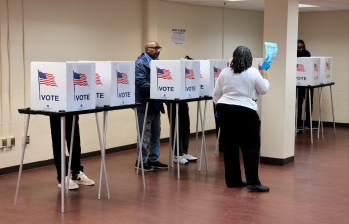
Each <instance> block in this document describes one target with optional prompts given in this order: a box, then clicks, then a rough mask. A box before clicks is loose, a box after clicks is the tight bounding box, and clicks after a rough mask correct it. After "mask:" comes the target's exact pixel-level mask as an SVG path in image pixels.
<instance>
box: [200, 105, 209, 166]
mask: <svg viewBox="0 0 349 224" xmlns="http://www.w3.org/2000/svg"><path fill="white" fill-rule="evenodd" d="M206 109H207V100H205V110H204V117H203V119H202V116H201V108H200V117H201V128H202V140H201V152H200V164H199V172H200V171H201V162H202V150H203V148H205V159H206V171H208V165H207V155H206V142H205V120H206Z"/></svg>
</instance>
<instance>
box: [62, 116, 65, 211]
mask: <svg viewBox="0 0 349 224" xmlns="http://www.w3.org/2000/svg"><path fill="white" fill-rule="evenodd" d="M61 186H62V187H61V206H62V210H61V212H62V213H64V188H65V117H61Z"/></svg>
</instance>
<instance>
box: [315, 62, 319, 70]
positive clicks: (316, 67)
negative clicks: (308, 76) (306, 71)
mask: <svg viewBox="0 0 349 224" xmlns="http://www.w3.org/2000/svg"><path fill="white" fill-rule="evenodd" d="M314 71H315V72H318V71H319V67H318V66H317V64H315V63H314Z"/></svg>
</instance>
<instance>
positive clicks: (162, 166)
mask: <svg viewBox="0 0 349 224" xmlns="http://www.w3.org/2000/svg"><path fill="white" fill-rule="evenodd" d="M147 163H148V165H149V166H151V167H152V168H158V169H168V165H166V164H163V163H160V162H159V161H156V162H150V161H149V160H148V161H147Z"/></svg>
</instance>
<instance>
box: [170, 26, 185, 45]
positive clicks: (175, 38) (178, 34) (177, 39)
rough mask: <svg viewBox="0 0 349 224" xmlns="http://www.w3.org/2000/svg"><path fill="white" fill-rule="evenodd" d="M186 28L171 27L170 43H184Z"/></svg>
mask: <svg viewBox="0 0 349 224" xmlns="http://www.w3.org/2000/svg"><path fill="white" fill-rule="evenodd" d="M186 35H187V30H186V29H172V45H185V38H186Z"/></svg>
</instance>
